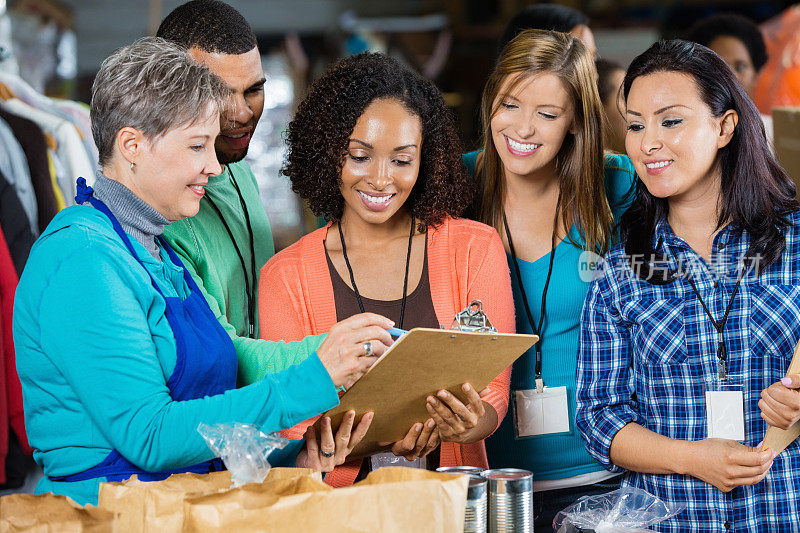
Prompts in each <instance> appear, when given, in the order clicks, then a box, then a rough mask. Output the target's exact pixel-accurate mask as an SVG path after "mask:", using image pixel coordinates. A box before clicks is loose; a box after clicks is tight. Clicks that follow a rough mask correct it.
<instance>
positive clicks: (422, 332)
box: [326, 328, 539, 455]
mask: <svg viewBox="0 0 800 533" xmlns="http://www.w3.org/2000/svg"><path fill="white" fill-rule="evenodd" d="M538 340H539V337H537V336H536V335H521V334H508V333H476V332H466V331H457V330H445V329H428V328H415V329H412V330H411V331H409V332H408V333H406V334H405V335H403V336H402V337H400V338H399V339H398V340H397V341H396V342H395V343H394V344H393V345H392V346H391V347H390V348H389V350H388V351H387V352H386V353H385V354H384V355H383V357H381V358H380V359H379V360H378V361H377V362H376V363H375V364H374V365H372V368H370V369H369V371H368V372H367V373H366V374H364V376H363V377H362V378H361V379H359V380H358V381H357V382H356V383H355V385H353V387H352V388H351V389H350V390H348V391H347V392H346V393H345V394H344V395H343V396H342V398H341V403H340V404H339V405H338V406H337V407H335V408H333V409H331V410H330V411H328V412H327V413H326V415H327V416H330V417H331V427H333V428H334V429H335V428H338V427H339V424H341V421H342V417H343V416H344V414H345V413H346V412H347V411H351V410H353V411H355V412H356V422H357V421H358V420H360V419H361V416H362V415H364V414H365V413H367V412H369V411H372V412H374V413H375V416H374V418H373V419H372V424H371V425H370V427H369V431H367V434H366V435H365V436H364V439H363V440H362V441H361V443H360V444H359V445H358V446H357V447H356V449H355V450H354V451H353V454H355V455H363V454H367V453H371V452H374V451H377V450H378V449H379V446H378V443H379V442H395V441H398V440H401V439H402V438H403V437H405V436H406V433H408V430H409V429H410V428H411V426H412V425H413V424H415V423H417V422H425V420H427V419H428V418H430V415H429V414H428V411H427V410H426V409H425V401H426V400H425V399H426V398H427V397H428V395H430V394H435V393H436V391H439V390H441V389H447V390H448V391H450V392H451V393H453V394H454V395H455V396H456V397H458V398H459V399H460V400H461V401H465V399H466V395H465V394H464V392H463V391H462V390H461V385H462V384H463V383H467V382H469V383H470V384H472V386H474V387H475V389H476V390H478V391H480V390H483V389H484V388H485V387H486V386H487V385H488V384H489V382H491V381H492V380H493V379H494V378H496V377H497V376H498V375H500V373H501V372H502V371H503V370H505V369H506V368H507V367H509V366H510V365H511V363H513V362H514V361H515V360H516V359H517V358H518V357H520V356H521V355H522V354H524V353H525V352H526V351H527V350H528V349H529V348H530V347H531V346H533V345H534V344H535V343H536V341H538Z"/></svg>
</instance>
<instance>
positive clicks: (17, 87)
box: [0, 72, 99, 181]
mask: <svg viewBox="0 0 800 533" xmlns="http://www.w3.org/2000/svg"><path fill="white" fill-rule="evenodd" d="M0 83H2V84H4V85H5V86H6V87H7V88H8V89H9V92H10V93H11V94H13V95H14V97H15V98H18V99H19V100H22V101H23V102H25V103H26V104H28V105H30V106H31V107H34V108H36V109H39V110H40V111H44V112H45V113H48V114H50V115H53V116H56V117H58V118H60V119H63V120H66V121H67V122H69V123H71V124H72V125H73V126H74V127H75V128H76V129H77V130H78V134H79V136H80V140H81V143H82V144H83V146H84V149H85V150H86V153H87V156H88V158H89V160H90V163H91V164H92V171H96V170H98V168H96V167H97V166H98V159H99V158H98V153H97V147H96V146H95V144H94V138H93V137H92V124H91V120H90V118H89V110H88V109H86V108H85V107H83V106H82V105H81V104H79V103H77V102H71V101H69V100H58V99H54V98H49V97H47V96H45V95H43V94H41V93H40V92H38V91H37V90H36V89H34V88H33V87H31V85H30V84H29V83H28V82H26V81H25V80H23V79H22V78H20V77H19V76H15V75H13V74H10V73H7V72H6V73H4V72H0ZM93 175H94V174H92V176H93ZM73 181H75V178H73Z"/></svg>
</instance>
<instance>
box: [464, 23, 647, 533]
mask: <svg viewBox="0 0 800 533" xmlns="http://www.w3.org/2000/svg"><path fill="white" fill-rule="evenodd" d="M602 115H603V111H602V107H601V103H600V98H599V96H598V94H597V74H596V72H595V68H594V61H593V58H592V56H591V54H590V52H589V50H588V49H587V48H586V46H584V44H583V42H582V41H581V40H580V39H578V38H576V37H574V36H573V35H569V34H565V33H555V32H549V31H542V30H526V31H524V32H522V33H521V34H519V35H518V36H517V37H516V38H515V39H514V40H513V41H511V43H509V45H508V46H507V47H506V48H505V49H504V50H503V53H502V54H501V55H500V58H499V59H498V62H497V64H496V66H495V69H494V70H493V71H492V73H491V75H490V76H489V79H488V81H487V82H486V87H485V88H484V91H483V97H482V101H481V122H482V124H483V139H484V140H483V150H481V151H479V152H472V153H469V154H466V155H465V156H464V161H465V162H466V164H467V168H469V169H470V171H471V172H472V173H473V174H474V176H475V181H476V182H477V184H478V191H479V194H478V197H477V198H476V202H475V206H474V213H473V215H474V216H475V217H476V219H477V220H479V221H481V222H483V223H485V224H489V225H492V226H493V227H494V228H495V229H497V231H499V232H500V235H501V238H502V240H503V244H504V245H505V251H506V255H507V261H508V264H509V265H510V267H511V270H512V278H511V279H512V289H513V291H514V304H515V308H516V317H517V320H516V322H517V332H520V333H536V334H538V335H539V336H540V340H539V342H538V343H537V344H536V345H534V347H533V349H531V350H529V351H528V352H526V353H525V354H524V355H523V356H522V357H520V358H519V359H517V361H516V362H515V363H514V365H513V373H512V376H511V391H512V393H511V394H512V401H516V402H517V403H516V411H513V413H514V414H512V415H511V416H508V417H506V418H505V420H503V422H502V424H501V425H500V428H499V429H498V430H497V432H496V433H495V434H494V435H492V437H490V438H489V439H487V441H486V450H487V454H488V457H489V464H490V466H491V467H492V468H508V467H511V468H522V469H525V470H530V471H532V472H533V478H534V491H535V495H534V501H535V512H536V514H537V519H536V524H537V527H543V528H551V527H552V522H553V517H554V516H555V514H556V513H557V512H558V511H560V510H561V509H563V508H565V507H567V506H568V505H570V504H571V503H573V502H574V501H575V500H577V499H578V498H579V497H580V496H582V495H587V494H599V493H603V492H608V491H610V490H613V489H614V488H616V486H617V485H618V483H619V480H618V477H617V476H615V475H613V474H610V473H608V472H606V471H604V469H603V467H602V466H601V465H600V464H599V463H598V462H597V461H595V460H594V459H593V458H592V457H591V456H590V455H589V454H588V453H587V452H586V450H585V449H584V446H583V442H582V441H581V440H580V438H579V437H578V435H577V434H576V433H575V428H574V426H573V423H572V420H574V413H575V396H574V391H575V365H576V359H577V349H578V328H579V318H580V311H581V307H582V306H583V301H584V299H585V297H586V293H587V291H588V288H589V282H590V281H591V275H589V276H588V277H586V275H585V274H586V273H584V274H582V273H581V270H580V269H581V264H582V263H584V262H586V261H587V259H592V258H595V257H597V256H596V255H594V254H602V253H603V251H604V250H605V249H607V247H608V246H609V244H610V242H611V241H612V238H613V234H614V232H613V224H614V221H615V220H616V219H617V217H619V215H620V214H621V213H622V212H623V211H624V209H625V207H626V206H627V205H628V203H629V202H630V200H631V197H630V194H629V193H630V191H631V188H632V185H633V180H634V176H633V169H632V167H631V165H630V160H628V158H627V157H625V156H617V155H608V156H605V157H604V156H603V145H602V142H603V139H602ZM512 235H513V237H512ZM586 252H591V253H589V254H587V253H586ZM539 384H542V385H543V386H546V387H547V388H546V389H544V392H546V393H547V395H555V396H556V397H555V399H554V400H553V401H555V402H558V403H557V405H558V406H559V408H560V411H559V412H555V411H553V412H551V410H549V409H548V410H547V411H546V412H547V413H548V415H552V416H548V417H547V418H546V419H545V420H541V417H540V416H539V414H538V413H535V408H534V407H532V408H531V410H530V411H526V410H525V409H523V407H524V406H525V405H534V404H535V402H537V401H542V400H541V399H540V398H541V395H539V393H538V391H537V389H538V385H539ZM551 405H552V403H551ZM540 423H541V424H543V425H542V426H538V427H537V425H538V424H540ZM615 478H616V479H615Z"/></svg>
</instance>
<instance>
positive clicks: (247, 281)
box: [205, 165, 256, 339]
mask: <svg viewBox="0 0 800 533" xmlns="http://www.w3.org/2000/svg"><path fill="white" fill-rule="evenodd" d="M228 170H229V171H230V173H231V181H232V182H233V187H234V188H235V189H236V194H238V195H239V203H240V204H241V206H242V212H243V213H244V219H245V222H247V231H248V235H249V237H250V239H249V241H250V275H249V276H248V273H247V266H245V262H244V257H243V256H242V251H241V250H240V249H239V244H238V243H237V242H236V238H235V237H234V236H233V232H232V231H231V228H230V227H229V226H228V222H227V221H226V220H225V217H224V216H222V212H221V211H220V210H219V207H217V204H216V203H215V202H214V200H212V199H211V195H210V194H209V191H208V190H206V196H205V197H206V199H208V203H209V204H210V205H211V207H213V208H214V211H216V212H217V216H219V219H220V220H221V221H222V225H223V226H225V230H226V231H227V232H228V237H230V238H231V243H233V247H234V248H235V249H236V255H237V256H239V263H240V265H241V267H242V272H243V274H244V292H245V297H246V298H247V322H248V323H247V332H248V333H247V336H248V337H250V338H251V339H253V338H255V329H256V296H255V290H256V250H255V243H254V242H253V226H252V224H251V223H250V212H249V211H248V210H247V205H246V204H245V203H244V196H243V195H242V191H241V190H240V189H239V185H238V184H237V183H236V177H235V176H234V175H233V168H231V166H230V165H228Z"/></svg>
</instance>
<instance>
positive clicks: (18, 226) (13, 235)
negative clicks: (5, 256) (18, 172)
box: [0, 171, 34, 276]
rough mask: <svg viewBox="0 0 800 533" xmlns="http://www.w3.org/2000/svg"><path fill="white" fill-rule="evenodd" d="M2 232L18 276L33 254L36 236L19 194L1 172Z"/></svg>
mask: <svg viewBox="0 0 800 533" xmlns="http://www.w3.org/2000/svg"><path fill="white" fill-rule="evenodd" d="M0 230H2V231H3V234H4V236H5V240H6V243H7V245H8V250H9V252H10V253H11V259H12V260H13V263H14V267H15V270H16V272H17V276H19V275H21V274H22V269H23V268H24V267H25V263H26V262H27V261H28V255H29V254H30V253H31V247H32V246H33V241H34V236H33V232H31V228H30V225H29V224H28V219H27V217H26V216H25V210H24V209H23V208H22V204H21V203H20V201H19V197H18V196H17V192H16V191H15V190H14V187H13V186H12V185H11V184H10V183H9V182H8V180H7V179H6V177H5V176H4V175H3V173H2V171H0Z"/></svg>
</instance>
